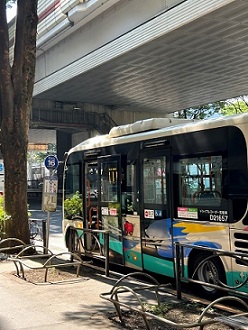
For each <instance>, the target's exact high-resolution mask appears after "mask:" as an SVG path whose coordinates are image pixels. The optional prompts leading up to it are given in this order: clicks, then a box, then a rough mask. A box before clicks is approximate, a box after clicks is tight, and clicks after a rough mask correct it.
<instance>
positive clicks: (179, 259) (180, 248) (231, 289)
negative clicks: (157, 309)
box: [175, 242, 248, 299]
mask: <svg viewBox="0 0 248 330" xmlns="http://www.w3.org/2000/svg"><path fill="white" fill-rule="evenodd" d="M175 246H176V287H177V298H178V299H181V288H182V282H187V283H195V284H200V285H204V286H208V287H211V288H215V289H217V290H222V291H224V292H228V293H233V294H236V295H237V294H238V295H239V296H243V297H245V298H248V293H245V292H241V291H237V289H240V288H241V287H243V286H244V285H245V284H246V283H247V282H248V277H246V278H244V280H243V282H241V283H239V284H238V285H236V286H229V285H227V284H225V283H223V282H221V281H220V280H219V279H216V280H217V283H218V284H212V283H208V282H203V281H200V280H197V279H194V277H195V275H196V273H197V270H198V269H199V268H200V267H201V266H202V265H203V264H204V263H205V262H206V261H209V260H211V259H213V258H217V257H230V258H235V259H236V260H239V261H240V262H241V263H242V264H245V265H246V266H248V256H247V254H245V253H242V252H229V251H225V250H221V249H214V248H209V247H205V246H197V245H193V244H186V243H179V242H176V243H175ZM185 248H187V249H198V250H201V251H207V252H209V255H208V257H207V258H205V259H203V260H202V261H201V262H200V263H199V264H198V266H197V268H196V269H194V271H193V275H192V277H191V278H189V277H187V276H185V270H184V256H185V253H184V249H185Z"/></svg>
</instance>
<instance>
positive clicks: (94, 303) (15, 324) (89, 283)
mask: <svg viewBox="0 0 248 330" xmlns="http://www.w3.org/2000/svg"><path fill="white" fill-rule="evenodd" d="M39 208H40V206H39V205H34V206H33V205H31V206H30V209H31V213H32V217H34V218H44V217H46V213H44V212H42V211H41V210H40V209H39ZM50 233H51V236H50V241H49V248H50V249H51V250H52V251H53V252H59V251H65V247H64V242H63V235H62V231H61V207H59V208H58V211H56V212H55V213H53V214H51V228H50ZM14 272H15V268H14V264H13V262H12V261H1V262H0V301H1V303H0V330H14V329H25V330H31V329H32V330H45V329H54V330H56V329H59V330H63V329H66V330H70V329H91V330H94V329H119V326H118V324H114V323H112V322H111V321H110V320H108V312H109V311H110V312H113V311H114V308H113V306H112V304H111V303H108V302H106V301H105V300H103V299H101V298H100V297H99V294H100V293H103V292H109V291H110V289H111V288H112V285H113V284H114V283H115V281H116V278H115V279H110V278H106V277H105V276H104V275H103V274H102V273H99V274H98V275H97V276H95V277H93V278H91V277H90V276H87V273H86V276H85V277H84V278H83V279H82V280H80V281H79V282H75V281H74V282H71V283H63V284H38V285H37V284H33V283H29V282H26V281H24V280H22V279H20V278H18V277H16V276H14V275H13V273H14Z"/></svg>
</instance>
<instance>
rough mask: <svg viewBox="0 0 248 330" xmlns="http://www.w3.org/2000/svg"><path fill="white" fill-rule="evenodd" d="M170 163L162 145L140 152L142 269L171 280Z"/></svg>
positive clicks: (168, 154) (168, 155)
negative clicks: (167, 276) (164, 275)
mask: <svg viewBox="0 0 248 330" xmlns="http://www.w3.org/2000/svg"><path fill="white" fill-rule="evenodd" d="M169 160H170V153H169V149H166V147H165V145H164V144H163V145H162V146H160V145H156V144H155V145H153V146H152V148H149V146H147V147H144V148H143V150H142V151H141V173H140V176H141V181H140V217H141V235H142V252H143V266H144V269H145V270H149V271H153V272H157V273H160V274H164V273H166V274H167V275H171V276H173V274H174V269H173V266H172V262H171V261H172V260H173V248H172V246H173V245H172V235H171V233H172V229H171V211H170V191H169V188H170V184H169V182H170V180H169V172H170V171H169V166H170V165H169V164H170V163H169ZM165 269H166V271H165ZM170 270H171V274H170Z"/></svg>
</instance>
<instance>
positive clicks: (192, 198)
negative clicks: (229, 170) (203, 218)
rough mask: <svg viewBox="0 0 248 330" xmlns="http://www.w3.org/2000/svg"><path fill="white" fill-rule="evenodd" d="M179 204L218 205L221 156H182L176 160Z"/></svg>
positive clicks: (219, 199)
mask: <svg viewBox="0 0 248 330" xmlns="http://www.w3.org/2000/svg"><path fill="white" fill-rule="evenodd" d="M178 165H179V167H178V171H179V187H178V188H179V204H180V206H189V205H202V206H219V205H220V204H221V197H222V188H221V183H222V156H209V157H197V158H184V159H180V160H179V162H178Z"/></svg>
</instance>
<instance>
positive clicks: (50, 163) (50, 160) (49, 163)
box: [45, 155, 59, 170]
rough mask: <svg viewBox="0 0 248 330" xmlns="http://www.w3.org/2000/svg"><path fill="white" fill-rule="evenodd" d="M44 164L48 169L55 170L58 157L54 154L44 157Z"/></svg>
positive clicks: (57, 164)
mask: <svg viewBox="0 0 248 330" xmlns="http://www.w3.org/2000/svg"><path fill="white" fill-rule="evenodd" d="M45 166H46V168H47V169H48V170H55V169H56V168H57V167H58V166H59V161H58V158H57V157H56V156H54V155H49V156H47V157H46V159H45Z"/></svg>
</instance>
